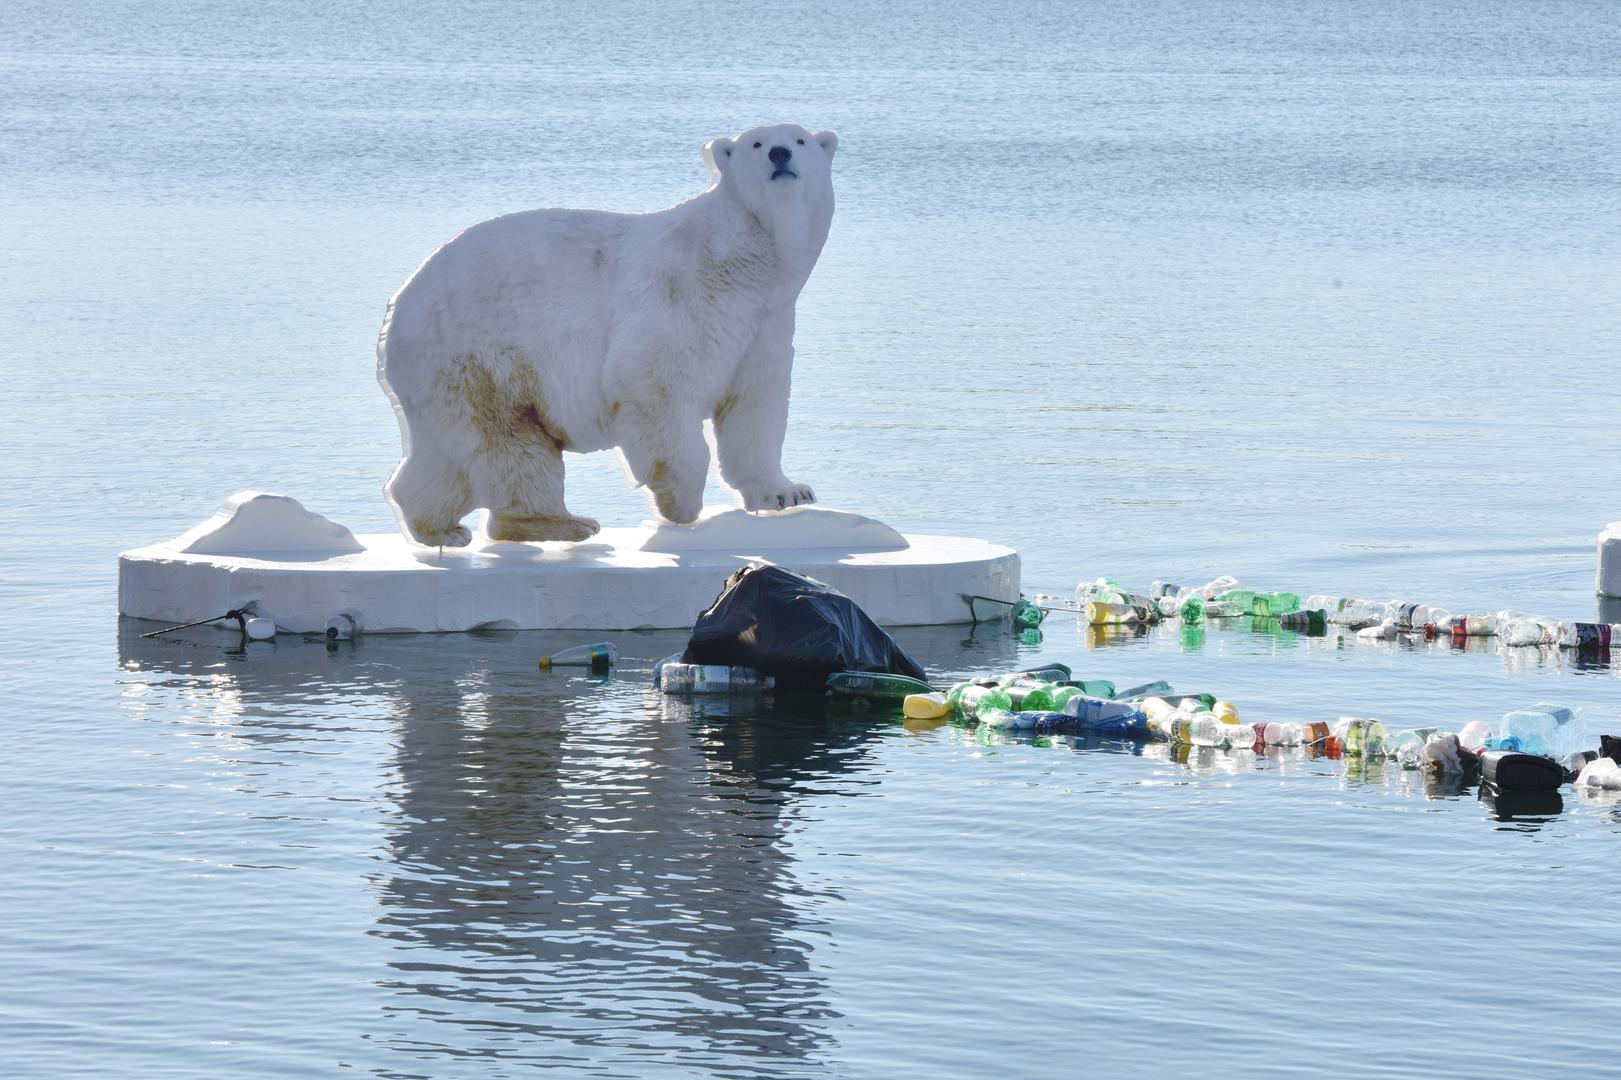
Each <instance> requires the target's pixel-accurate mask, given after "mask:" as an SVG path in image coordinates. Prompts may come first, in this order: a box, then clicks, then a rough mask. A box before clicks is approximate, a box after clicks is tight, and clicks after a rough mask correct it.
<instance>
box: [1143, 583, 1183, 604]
mask: <svg viewBox="0 0 1621 1080" xmlns="http://www.w3.org/2000/svg"><path fill="white" fill-rule="evenodd" d="M1182 592H1183V590H1182V587H1181V586H1180V585H1172V584H1171V583H1170V582H1169V581H1157V580H1156V581H1154V582H1152V583H1151V584H1150V585H1149V586H1148V595H1149V596H1150V597H1152V598H1154V599H1155V600H1159V599H1162V598H1164V597H1167V596H1170V597H1178V596H1181V595H1182Z"/></svg>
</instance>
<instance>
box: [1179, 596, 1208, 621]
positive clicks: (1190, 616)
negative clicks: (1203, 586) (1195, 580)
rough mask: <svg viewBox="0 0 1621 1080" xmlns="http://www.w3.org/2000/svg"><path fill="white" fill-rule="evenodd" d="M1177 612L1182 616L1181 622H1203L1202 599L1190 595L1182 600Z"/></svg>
mask: <svg viewBox="0 0 1621 1080" xmlns="http://www.w3.org/2000/svg"><path fill="white" fill-rule="evenodd" d="M1177 614H1178V615H1180V616H1181V617H1182V621H1183V622H1190V623H1196V622H1203V621H1204V601H1203V600H1201V599H1199V598H1198V597H1197V596H1190V597H1188V598H1187V599H1186V600H1184V601H1182V607H1181V608H1180V609H1178V611H1177Z"/></svg>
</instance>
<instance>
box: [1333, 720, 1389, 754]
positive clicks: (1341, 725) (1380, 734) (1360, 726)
mask: <svg viewBox="0 0 1621 1080" xmlns="http://www.w3.org/2000/svg"><path fill="white" fill-rule="evenodd" d="M1331 730H1332V731H1333V733H1334V737H1335V738H1337V739H1339V741H1340V744H1341V745H1342V746H1343V747H1344V752H1345V755H1346V756H1347V757H1357V758H1375V757H1378V756H1380V754H1381V753H1383V750H1384V742H1385V725H1383V724H1381V723H1380V722H1379V721H1377V720H1373V719H1369V718H1368V717H1365V716H1342V717H1340V718H1339V719H1338V720H1337V721H1335V722H1334V724H1333V725H1331Z"/></svg>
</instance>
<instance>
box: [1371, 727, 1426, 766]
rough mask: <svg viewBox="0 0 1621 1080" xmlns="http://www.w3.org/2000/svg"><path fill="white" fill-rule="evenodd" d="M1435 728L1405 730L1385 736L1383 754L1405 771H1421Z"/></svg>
mask: <svg viewBox="0 0 1621 1080" xmlns="http://www.w3.org/2000/svg"><path fill="white" fill-rule="evenodd" d="M1433 734H1435V729H1434V728H1404V729H1402V730H1400V731H1393V732H1391V733H1390V734H1389V735H1387V736H1385V739H1384V746H1383V748H1382V749H1383V752H1384V755H1385V756H1386V757H1388V758H1391V759H1393V760H1395V761H1396V762H1397V763H1399V764H1400V765H1401V767H1402V768H1404V769H1419V768H1422V767H1423V765H1424V747H1425V745H1426V744H1427V743H1428V742H1429V739H1430V736H1431V735H1433Z"/></svg>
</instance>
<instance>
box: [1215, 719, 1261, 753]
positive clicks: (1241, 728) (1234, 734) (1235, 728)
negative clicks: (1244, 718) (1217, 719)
mask: <svg viewBox="0 0 1621 1080" xmlns="http://www.w3.org/2000/svg"><path fill="white" fill-rule="evenodd" d="M1221 727H1222V737H1223V739H1225V740H1226V744H1227V747H1228V749H1230V750H1254V749H1255V744H1256V742H1257V741H1260V740H1261V734H1260V732H1258V731H1257V730H1256V729H1255V725H1254V724H1246V723H1243V722H1240V723H1236V724H1231V723H1223V724H1222V725H1221Z"/></svg>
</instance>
